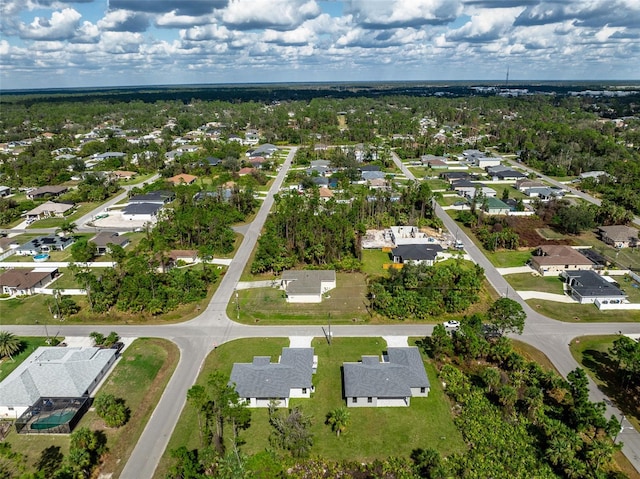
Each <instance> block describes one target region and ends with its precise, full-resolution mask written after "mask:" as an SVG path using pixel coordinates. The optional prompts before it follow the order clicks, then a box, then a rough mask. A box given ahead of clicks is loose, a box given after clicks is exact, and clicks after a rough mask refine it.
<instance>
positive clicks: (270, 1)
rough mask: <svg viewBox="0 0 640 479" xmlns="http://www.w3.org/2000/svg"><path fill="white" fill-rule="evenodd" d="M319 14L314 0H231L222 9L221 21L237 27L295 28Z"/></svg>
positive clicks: (248, 28)
mask: <svg viewBox="0 0 640 479" xmlns="http://www.w3.org/2000/svg"><path fill="white" fill-rule="evenodd" d="M318 15H320V7H319V6H318V4H317V3H316V2H315V1H314V0H231V1H230V2H229V5H228V6H227V8H226V9H224V10H223V11H222V15H221V18H222V21H223V22H224V23H226V24H227V25H229V26H233V27H235V28H238V29H243V30H251V29H257V28H272V29H289V28H295V27H297V26H298V25H300V24H301V23H302V22H304V21H305V20H308V19H310V18H314V17H316V16H318Z"/></svg>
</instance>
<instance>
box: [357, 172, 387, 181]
mask: <svg viewBox="0 0 640 479" xmlns="http://www.w3.org/2000/svg"><path fill="white" fill-rule="evenodd" d="M360 176H361V177H362V180H363V181H372V180H384V179H385V177H386V176H387V175H386V173H385V172H384V171H376V170H365V171H363V172H362V173H360Z"/></svg>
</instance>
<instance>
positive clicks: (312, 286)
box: [281, 270, 336, 294]
mask: <svg viewBox="0 0 640 479" xmlns="http://www.w3.org/2000/svg"><path fill="white" fill-rule="evenodd" d="M281 278H282V281H290V282H289V283H288V284H287V293H289V294H320V293H321V292H322V281H335V280H336V272H335V271H334V270H289V271H283V273H282V277H281Z"/></svg>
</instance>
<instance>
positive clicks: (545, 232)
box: [536, 228, 566, 240]
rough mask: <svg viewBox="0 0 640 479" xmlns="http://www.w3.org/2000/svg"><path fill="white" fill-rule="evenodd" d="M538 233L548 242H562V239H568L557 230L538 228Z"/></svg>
mask: <svg viewBox="0 0 640 479" xmlns="http://www.w3.org/2000/svg"><path fill="white" fill-rule="evenodd" d="M536 232H537V233H538V234H539V235H540V236H542V237H543V238H544V239H547V240H560V239H564V238H566V235H563V234H562V233H558V232H557V231H555V230H552V229H551V228H538V229H536Z"/></svg>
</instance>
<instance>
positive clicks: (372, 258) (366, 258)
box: [362, 249, 393, 276]
mask: <svg viewBox="0 0 640 479" xmlns="http://www.w3.org/2000/svg"><path fill="white" fill-rule="evenodd" d="M389 263H393V260H392V259H391V256H390V255H389V253H388V252H384V251H382V250H379V249H364V250H362V272H363V273H364V274H366V275H368V276H386V275H387V274H388V270H386V269H384V267H383V265H385V264H389Z"/></svg>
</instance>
